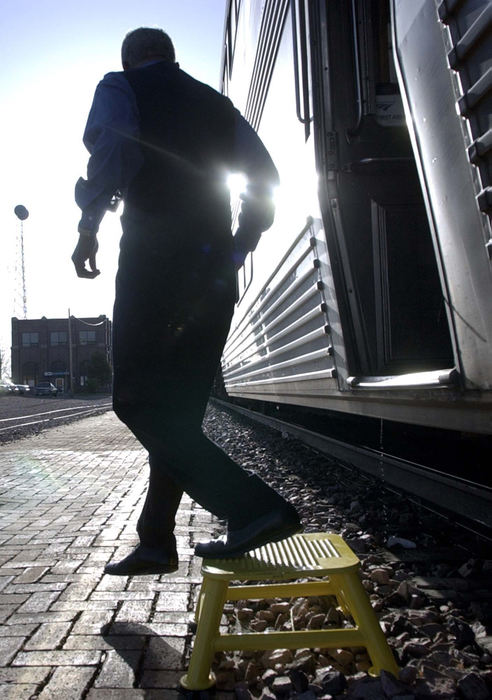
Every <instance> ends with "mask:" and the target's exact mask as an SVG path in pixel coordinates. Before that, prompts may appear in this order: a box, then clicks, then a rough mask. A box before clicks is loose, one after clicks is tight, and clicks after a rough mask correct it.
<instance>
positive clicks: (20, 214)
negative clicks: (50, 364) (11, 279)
mask: <svg viewBox="0 0 492 700" xmlns="http://www.w3.org/2000/svg"><path fill="white" fill-rule="evenodd" d="M14 214H15V215H16V217H17V218H18V219H19V221H20V256H21V275H22V311H23V314H24V318H27V293H26V268H25V264H24V221H25V220H26V219H27V217H28V216H29V212H28V211H27V209H26V207H25V206H24V205H22V204H18V205H17V206H16V207H15V208H14Z"/></svg>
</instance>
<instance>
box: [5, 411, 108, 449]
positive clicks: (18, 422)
mask: <svg viewBox="0 0 492 700" xmlns="http://www.w3.org/2000/svg"><path fill="white" fill-rule="evenodd" d="M111 407H112V403H111V401H107V402H96V403H93V404H88V403H84V404H81V405H78V406H68V407H67V408H56V409H53V410H49V411H46V410H43V411H37V412H33V413H28V414H27V415H26V414H23V415H18V416H9V417H8V418H0V441H3V440H5V439H9V437H11V436H14V435H16V434H18V433H19V432H20V433H26V434H29V433H30V432H33V431H35V432H37V431H38V430H40V429H43V428H47V427H52V426H54V425H56V424H57V423H59V422H60V421H69V420H72V419H77V418H84V417H87V416H90V415H94V414H95V413H98V412H101V411H107V410H109V409H110V408H111Z"/></svg>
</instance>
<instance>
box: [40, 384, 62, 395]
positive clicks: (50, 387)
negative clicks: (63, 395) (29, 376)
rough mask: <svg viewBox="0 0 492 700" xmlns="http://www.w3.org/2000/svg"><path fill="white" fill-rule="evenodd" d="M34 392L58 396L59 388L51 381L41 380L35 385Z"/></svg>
mask: <svg viewBox="0 0 492 700" xmlns="http://www.w3.org/2000/svg"><path fill="white" fill-rule="evenodd" d="M34 393H35V394H36V396H56V395H57V394H58V389H57V388H56V386H55V385H54V384H52V383H51V382H39V384H36V386H35V387H34Z"/></svg>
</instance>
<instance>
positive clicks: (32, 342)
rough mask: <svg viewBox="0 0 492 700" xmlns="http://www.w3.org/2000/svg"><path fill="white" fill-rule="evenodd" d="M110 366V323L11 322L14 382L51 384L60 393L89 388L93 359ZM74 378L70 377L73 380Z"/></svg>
mask: <svg viewBox="0 0 492 700" xmlns="http://www.w3.org/2000/svg"><path fill="white" fill-rule="evenodd" d="M95 353H98V354H103V355H104V357H105V358H106V359H107V361H108V362H109V364H111V321H110V320H109V318H107V316H104V315H101V316H98V317H95V318H75V316H70V319H68V318H46V317H45V316H43V317H42V318H39V319H34V318H33V319H19V318H13V319H12V381H13V382H14V383H15V384H29V385H30V386H35V385H36V384H37V383H38V382H40V381H51V382H52V383H53V384H54V385H55V386H57V387H58V389H59V391H70V390H71V391H80V390H82V389H84V387H85V386H86V385H87V379H88V372H87V368H88V366H89V363H90V361H91V358H92V356H93V355H94V354H95ZM70 375H71V377H70Z"/></svg>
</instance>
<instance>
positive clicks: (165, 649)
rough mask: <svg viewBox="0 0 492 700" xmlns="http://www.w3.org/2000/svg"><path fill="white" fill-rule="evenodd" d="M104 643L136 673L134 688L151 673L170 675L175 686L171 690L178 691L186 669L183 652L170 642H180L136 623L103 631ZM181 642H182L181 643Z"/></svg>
mask: <svg viewBox="0 0 492 700" xmlns="http://www.w3.org/2000/svg"><path fill="white" fill-rule="evenodd" d="M101 636H102V638H103V639H104V641H105V642H106V643H107V644H109V645H110V646H112V647H113V649H114V650H115V652H116V653H117V654H118V656H120V657H121V659H122V661H123V662H124V663H125V664H126V665H127V666H128V667H129V668H130V669H131V670H132V671H133V675H134V687H136V688H139V687H142V686H141V685H140V683H141V681H142V676H144V674H145V673H146V672H147V673H148V672H151V671H157V670H158V671H161V672H162V671H164V672H165V671H169V672H174V673H170V674H169V676H170V677H169V680H171V678H173V680H174V679H175V682H172V681H171V683H170V684H169V687H174V688H177V687H178V683H177V681H178V679H179V674H178V673H176V672H178V671H180V670H181V669H182V668H183V652H184V645H183V648H179V647H178V648H175V647H174V646H173V644H172V643H170V642H177V641H178V640H177V639H176V638H174V639H171V638H167V640H166V639H164V638H162V637H159V636H157V635H156V634H155V633H154V632H153V631H152V630H151V629H150V628H148V627H146V626H145V625H142V624H139V623H136V622H113V623H110V624H107V625H104V626H103V627H102V628H101ZM180 641H181V640H180Z"/></svg>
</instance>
